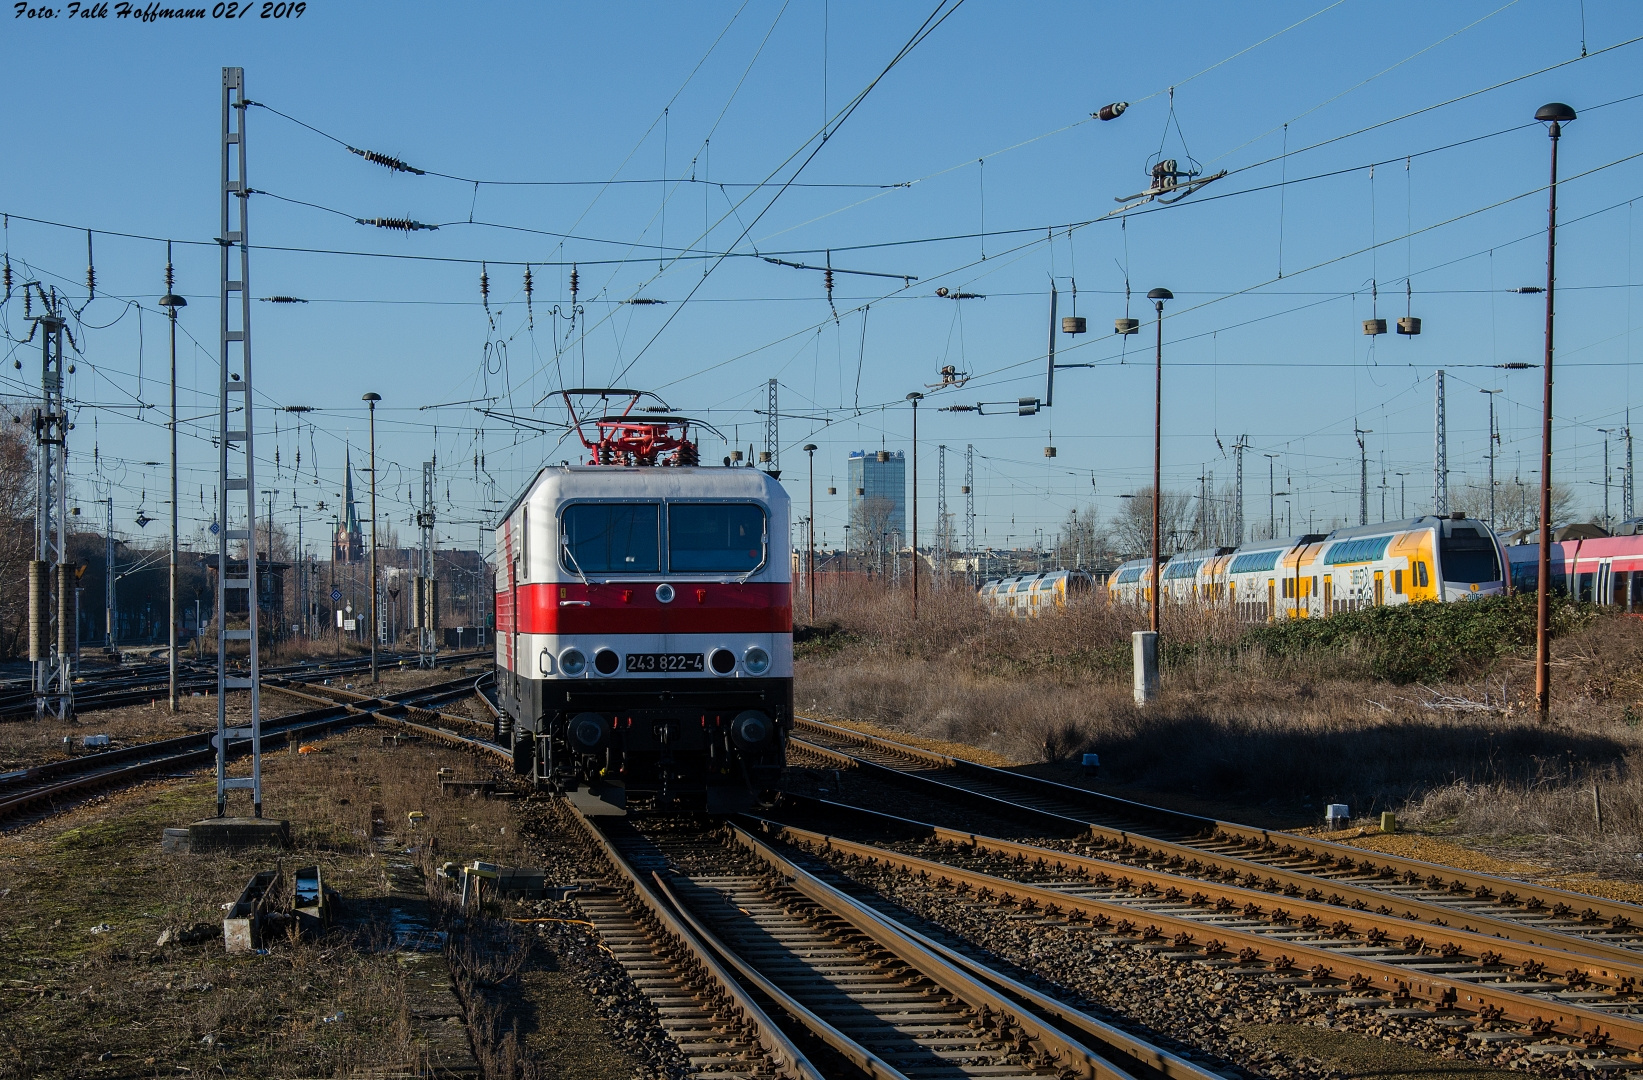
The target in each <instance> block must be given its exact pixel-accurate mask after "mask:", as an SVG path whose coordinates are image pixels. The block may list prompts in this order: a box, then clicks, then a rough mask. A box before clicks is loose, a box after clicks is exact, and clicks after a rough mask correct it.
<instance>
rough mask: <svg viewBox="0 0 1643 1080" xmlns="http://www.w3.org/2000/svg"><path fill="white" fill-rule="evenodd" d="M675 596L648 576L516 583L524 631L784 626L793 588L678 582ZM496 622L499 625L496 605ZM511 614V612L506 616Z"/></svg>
mask: <svg viewBox="0 0 1643 1080" xmlns="http://www.w3.org/2000/svg"><path fill="white" fill-rule="evenodd" d="M673 587H674V599H673V602H672V603H669V604H664V603H662V602H661V601H660V600H657V599H656V584H655V583H653V582H644V581H635V582H626V583H623V582H615V583H611V584H598V585H583V584H582V583H581V582H550V583H545V584H539V585H519V586H518V589H517V591H518V595H519V613H518V618H519V626H518V632H519V633H523V634H787V633H791V632H792V631H793V589H792V586H791V585H789V584H788V583H787V582H758V581H753V582H746V583H743V584H736V583H734V582H732V583H723V582H702V583H700V584H696V583H692V582H675V583H673ZM497 616H498V618H497V629H498V630H499V631H501V632H503V633H506V632H507V631H508V630H510V629H512V628H511V627H504V626H502V609H501V605H500V604H499V605H498V608H497ZM510 621H511V620H510Z"/></svg>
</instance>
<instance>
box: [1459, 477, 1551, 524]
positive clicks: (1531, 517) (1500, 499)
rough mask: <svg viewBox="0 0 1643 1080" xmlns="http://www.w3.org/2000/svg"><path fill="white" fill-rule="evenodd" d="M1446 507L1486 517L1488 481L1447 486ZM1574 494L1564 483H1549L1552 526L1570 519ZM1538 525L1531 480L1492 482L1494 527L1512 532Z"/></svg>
mask: <svg viewBox="0 0 1643 1080" xmlns="http://www.w3.org/2000/svg"><path fill="white" fill-rule="evenodd" d="M1449 507H1450V509H1452V510H1459V511H1461V512H1463V513H1465V514H1466V515H1467V516H1468V517H1475V518H1488V516H1489V482H1488V481H1487V480H1470V479H1469V480H1467V481H1466V483H1464V484H1461V485H1459V486H1451V487H1450V489H1449ZM1575 518H1576V513H1575V497H1574V493H1573V492H1572V491H1571V490H1570V489H1569V487H1568V485H1566V484H1559V483H1556V482H1553V484H1552V525H1553V527H1556V526H1559V525H1567V524H1569V523H1570V522H1572V521H1574V520H1575ZM1539 524H1540V485H1539V484H1538V483H1536V482H1534V481H1517V480H1497V481H1496V482H1495V530H1496V531H1497V532H1513V531H1515V530H1518V529H1533V528H1535V527H1537V526H1538V525H1539Z"/></svg>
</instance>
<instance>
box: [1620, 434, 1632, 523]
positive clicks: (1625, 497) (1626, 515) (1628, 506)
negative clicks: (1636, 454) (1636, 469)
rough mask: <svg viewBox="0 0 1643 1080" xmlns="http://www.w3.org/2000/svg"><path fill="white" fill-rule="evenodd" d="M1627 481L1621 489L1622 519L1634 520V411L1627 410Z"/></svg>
mask: <svg viewBox="0 0 1643 1080" xmlns="http://www.w3.org/2000/svg"><path fill="white" fill-rule="evenodd" d="M1625 431H1626V479H1625V483H1624V484H1623V485H1622V487H1621V489H1620V519H1621V520H1622V521H1630V520H1631V519H1632V411H1631V410H1630V409H1627V410H1626V428H1625Z"/></svg>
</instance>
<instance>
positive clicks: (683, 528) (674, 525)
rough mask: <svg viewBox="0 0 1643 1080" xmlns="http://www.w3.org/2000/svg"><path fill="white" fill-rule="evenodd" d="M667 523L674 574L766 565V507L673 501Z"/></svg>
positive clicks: (736, 571) (738, 571)
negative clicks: (764, 508)
mask: <svg viewBox="0 0 1643 1080" xmlns="http://www.w3.org/2000/svg"><path fill="white" fill-rule="evenodd" d="M667 522H668V524H667V537H668V539H667V561H668V568H669V569H670V570H672V571H673V572H674V573H733V574H742V573H749V572H751V571H754V570H757V569H758V568H759V567H761V566H763V565H764V549H765V516H764V510H763V508H761V507H759V506H757V505H755V504H753V503H672V504H670V505H669V506H668V509H667Z"/></svg>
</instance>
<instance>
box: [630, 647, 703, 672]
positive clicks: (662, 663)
mask: <svg viewBox="0 0 1643 1080" xmlns="http://www.w3.org/2000/svg"><path fill="white" fill-rule="evenodd" d="M627 670H629V671H701V670H702V654H701V653H676V652H665V653H654V652H651V653H628V654H627Z"/></svg>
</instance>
